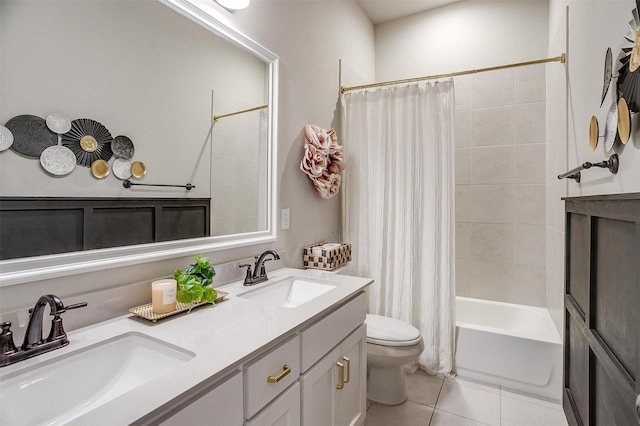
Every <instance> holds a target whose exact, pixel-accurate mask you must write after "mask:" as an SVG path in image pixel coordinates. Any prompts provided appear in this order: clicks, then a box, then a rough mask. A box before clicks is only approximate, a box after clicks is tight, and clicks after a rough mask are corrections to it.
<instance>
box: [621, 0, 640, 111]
mask: <svg viewBox="0 0 640 426" xmlns="http://www.w3.org/2000/svg"><path fill="white" fill-rule="evenodd" d="M639 10H640V0H636V8H635V9H633V11H632V15H633V19H632V20H630V21H629V23H628V26H629V31H628V32H627V34H626V35H625V36H624V38H625V39H626V40H627V41H628V42H630V43H632V45H633V47H632V48H631V50H630V51H629V50H628V49H623V52H624V53H625V56H623V57H622V58H621V59H620V63H621V64H622V65H621V66H620V69H619V70H618V74H619V76H618V92H619V93H620V95H621V96H622V97H624V98H625V100H626V102H627V105H628V106H629V110H630V111H633V112H638V111H640V16H639V15H638V11H639Z"/></svg>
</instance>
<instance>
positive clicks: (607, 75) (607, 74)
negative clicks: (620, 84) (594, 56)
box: [600, 47, 613, 106]
mask: <svg viewBox="0 0 640 426" xmlns="http://www.w3.org/2000/svg"><path fill="white" fill-rule="evenodd" d="M611 56H612V55H611V48H610V47H608V48H607V53H606V55H605V57H604V81H603V83H602V99H601V100H600V106H602V104H604V99H605V98H606V97H607V92H608V91H609V86H610V85H611V76H612V70H613V63H612V59H611Z"/></svg>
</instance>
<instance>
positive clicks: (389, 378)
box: [332, 263, 424, 405]
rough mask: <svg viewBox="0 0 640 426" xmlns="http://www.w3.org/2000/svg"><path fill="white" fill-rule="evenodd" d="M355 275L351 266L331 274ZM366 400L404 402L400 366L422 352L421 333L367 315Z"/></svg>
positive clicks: (393, 322)
mask: <svg viewBox="0 0 640 426" xmlns="http://www.w3.org/2000/svg"><path fill="white" fill-rule="evenodd" d="M332 273H334V274H340V275H355V270H354V268H353V266H352V264H351V263H349V264H347V265H346V266H343V267H342V268H340V269H337V270H335V271H332ZM365 322H366V324H367V399H368V400H371V401H374V402H378V403H381V404H386V405H398V404H402V403H403V402H405V401H406V400H407V384H406V382H405V379H404V376H405V374H404V370H403V366H404V365H405V364H408V363H410V362H412V361H414V360H415V359H416V358H418V356H419V355H420V354H421V353H422V351H423V350H424V341H423V340H422V336H421V335H420V331H419V330H418V329H417V328H415V327H414V326H412V325H411V324H407V323H406V322H404V321H400V320H397V319H394V318H389V317H385V316H381V315H372V314H367V319H366V320H365Z"/></svg>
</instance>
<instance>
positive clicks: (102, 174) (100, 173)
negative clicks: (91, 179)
mask: <svg viewBox="0 0 640 426" xmlns="http://www.w3.org/2000/svg"><path fill="white" fill-rule="evenodd" d="M91 174H92V175H93V176H95V177H96V178H98V179H104V178H106V177H107V176H109V163H107V162H106V161H104V160H96V161H94V162H93V163H91Z"/></svg>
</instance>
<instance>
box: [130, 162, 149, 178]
mask: <svg viewBox="0 0 640 426" xmlns="http://www.w3.org/2000/svg"><path fill="white" fill-rule="evenodd" d="M131 174H132V175H133V177H134V178H138V179H140V178H141V177H143V176H144V175H146V174H147V167H146V166H145V165H144V163H142V162H140V161H136V162H135V163H133V164H132V165H131Z"/></svg>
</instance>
